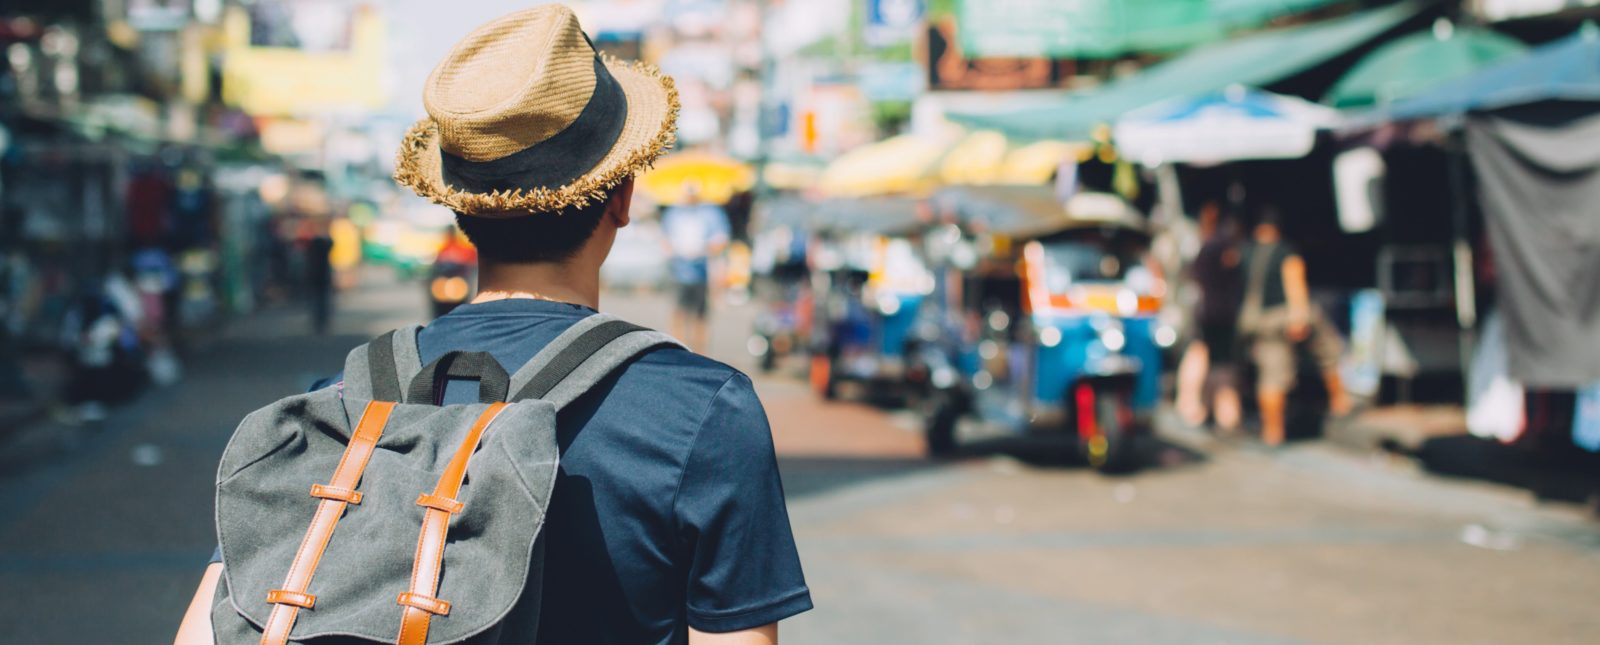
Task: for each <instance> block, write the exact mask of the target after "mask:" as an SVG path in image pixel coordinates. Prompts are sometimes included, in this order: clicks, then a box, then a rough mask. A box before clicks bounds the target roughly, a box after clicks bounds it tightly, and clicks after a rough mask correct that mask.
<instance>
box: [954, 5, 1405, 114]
mask: <svg viewBox="0 0 1600 645" xmlns="http://www.w3.org/2000/svg"><path fill="white" fill-rule="evenodd" d="M1420 10H1421V5H1419V4H1416V3H1413V2H1406V3H1401V4H1397V5H1393V6H1389V7H1385V8H1383V9H1377V10H1373V11H1367V12H1363V13H1359V14H1354V15H1350V16H1346V17H1343V18H1336V19H1333V20H1327V21H1323V22H1318V23H1313V24H1309V25H1304V26H1300V27H1293V28H1289V29H1281V30H1275V31H1269V32H1264V33H1260V34H1253V35H1250V36H1246V37H1243V38H1240V39H1238V40H1234V41H1230V42H1226V43H1218V44H1215V45H1210V46H1206V47H1202V48H1199V49H1196V50H1193V51H1191V52H1189V53H1187V54H1184V55H1182V56H1179V57H1177V58H1174V59H1172V60H1169V61H1166V62H1164V63H1160V64H1158V65H1154V66H1151V67H1150V68H1149V69H1146V70H1144V71H1142V72H1140V73H1138V74H1135V75H1133V76H1129V77H1127V78H1123V79H1119V80H1116V81H1112V82H1110V83H1107V84H1105V85H1103V86H1101V87H1099V88H1096V89H1093V90H1087V91H1083V92H1075V93H1071V94H1067V95H1064V96H1062V97H1061V100H1060V101H1059V102H1057V103H1054V104H1050V105H1042V106H1037V107H1029V108H1025V109H1020V110H1011V111H997V112H987V113H983V112H976V111H973V112H963V113H951V114H950V115H949V117H950V118H951V119H952V120H954V121H956V122H958V123H962V124H964V125H969V126H972V127H977V128H991V129H995V130H999V131H1001V132H1003V133H1005V134H1006V135H1007V136H1009V137H1011V138H1012V139H1018V140H1029V141H1031V140H1038V139H1068V140H1084V139H1085V138H1087V137H1088V136H1089V133H1090V132H1091V131H1092V130H1093V129H1094V128H1095V127H1096V126H1099V125H1101V124H1109V123H1111V122H1113V121H1115V120H1116V119H1117V117H1119V116H1121V115H1122V114H1123V113H1125V112H1128V111H1130V110H1134V109H1137V108H1141V107H1144V106H1147V105H1150V104H1153V103H1156V102H1159V101H1165V100H1169V99H1175V98H1180V97H1185V96H1195V95H1200V94H1206V93H1208V92H1216V91H1219V90H1222V89H1224V88H1226V87H1228V86H1230V85H1235V84H1237V85H1247V86H1255V87H1261V86H1266V85H1271V84H1273V83H1276V82H1278V81H1281V80H1283V79H1286V78H1288V77H1290V76H1294V75H1295V74H1298V73H1300V72H1303V71H1305V70H1307V69H1310V68H1312V67H1315V66H1317V65H1318V64H1321V63H1323V62H1326V61H1327V60H1329V59H1331V58H1333V57H1335V56H1338V55H1339V54H1342V53H1344V52H1347V51H1350V50H1351V49H1353V48H1355V47H1358V46H1360V45H1362V44H1364V43H1366V42H1368V41H1371V40H1373V39H1374V38H1377V37H1378V36H1380V35H1382V34H1383V33H1384V32H1387V31H1389V30H1391V29H1393V28H1394V27H1395V26H1397V25H1399V24H1400V23H1401V22H1404V21H1405V20H1406V19H1408V18H1411V17H1412V16H1415V15H1416V14H1417V12H1418V11H1420Z"/></svg>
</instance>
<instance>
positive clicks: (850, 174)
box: [819, 134, 945, 197]
mask: <svg viewBox="0 0 1600 645" xmlns="http://www.w3.org/2000/svg"><path fill="white" fill-rule="evenodd" d="M944 150H945V147H944V146H942V145H939V144H938V143H935V142H932V141H928V140H926V139H920V138H917V137H914V136H911V135H904V134H903V135H900V136H897V137H890V138H888V139H884V140H883V141H879V142H877V143H872V144H867V145H864V146H861V147H859V148H856V149H854V150H851V151H849V152H846V153H844V154H842V155H839V157H838V158H837V159H834V160H833V163H830V164H828V167H827V169H825V170H823V171H822V181H821V182H819V187H820V188H821V189H822V190H823V191H824V192H826V193H828V194H829V195H831V196H833V197H866V196H869V195H889V194H895V193H910V192H917V191H920V190H925V189H930V188H932V187H933V186H934V185H935V183H936V177H935V176H934V167H935V166H937V165H938V163H939V158H940V156H941V155H942V154H943V153H944Z"/></svg>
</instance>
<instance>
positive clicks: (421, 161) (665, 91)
mask: <svg viewBox="0 0 1600 645" xmlns="http://www.w3.org/2000/svg"><path fill="white" fill-rule="evenodd" d="M602 58H603V60H604V62H605V64H606V68H607V69H608V70H609V71H610V72H611V74H612V76H613V77H615V78H616V79H617V83H618V84H620V85H621V86H622V91H623V93H624V94H626V95H627V97H628V117H627V122H626V124H625V125H623V128H622V134H621V135H619V136H618V137H617V141H616V143H614V144H613V145H612V148H611V152H609V153H607V154H606V156H605V157H604V158H602V159H601V160H600V162H599V163H598V164H595V167H594V168H593V169H591V170H590V171H589V172H588V173H585V174H584V175H583V176H582V177H579V178H578V179H576V180H574V181H572V182H571V183H569V184H567V185H565V186H560V187H557V188H538V189H533V190H509V191H495V192H490V193H475V192H468V191H464V190H457V189H456V188H454V187H452V186H449V185H447V184H446V183H445V181H444V176H443V172H442V170H441V167H440V157H439V129H438V127H437V126H436V125H435V124H434V122H433V120H432V119H423V120H421V121H418V122H417V123H416V125H413V126H412V127H411V129H410V131H408V132H407V133H406V137H405V141H404V142H403V143H401V146H400V152H399V154H398V155H397V157H396V160H395V173H394V179H395V181H396V182H399V183H400V184H401V185H403V186H406V187H408V188H410V189H411V190H413V191H415V192H416V193H417V194H418V195H421V196H422V197H426V198H428V199H429V200H430V201H432V202H434V203H435V204H439V205H441V206H444V207H446V208H449V209H450V210H452V211H455V212H456V213H460V214H462V215H471V216H477V217H518V216H524V215H533V214H537V213H547V212H552V211H560V210H563V209H568V208H582V207H584V206H588V205H589V204H591V203H594V202H596V201H598V200H601V199H605V197H606V195H607V194H608V192H609V191H610V190H611V189H612V188H614V187H616V186H617V184H620V183H622V182H623V181H625V180H627V179H628V178H629V177H632V176H634V175H637V174H639V173H641V172H643V171H645V170H647V169H649V168H650V166H651V164H653V163H655V160H656V159H657V158H659V157H660V156H661V155H662V154H664V153H665V152H666V151H668V150H670V149H672V146H673V144H674V143H675V142H676V137H677V122H678V110H679V104H678V90H677V88H676V87H675V86H674V85H673V83H672V78H671V77H668V76H664V75H662V74H661V73H660V71H659V70H657V69H656V68H655V67H653V66H651V65H646V64H644V63H625V62H621V61H618V60H616V59H613V58H611V57H609V56H603V57H602Z"/></svg>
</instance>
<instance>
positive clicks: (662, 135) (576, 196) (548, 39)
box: [394, 5, 678, 218]
mask: <svg viewBox="0 0 1600 645" xmlns="http://www.w3.org/2000/svg"><path fill="white" fill-rule="evenodd" d="M422 100H423V105H424V107H426V108H427V111H428V118H426V119H423V120H421V121H419V122H417V124H416V125H415V126H412V128H411V130H410V131H409V132H407V133H406V138H405V142H404V143H403V144H401V146H400V153H399V155H398V158H397V160H396V163H395V168H396V169H395V175H394V178H395V181H397V182H399V183H400V184H402V185H405V186H407V187H410V188H411V189H412V190H414V191H416V193H417V194H418V195H421V196H423V197H426V198H428V199H430V200H432V201H433V202H434V203H437V204H440V205H442V206H446V207H448V208H450V209H451V210H453V211H455V212H457V213H461V214H463V215H474V216H480V217H501V218H504V217H516V216H522V215H531V214H535V213H544V212H550V211H557V210H561V209H565V208H571V207H583V206H586V205H588V204H590V203H591V202H593V201H596V200H600V199H604V198H605V195H606V191H607V190H609V189H611V188H612V187H614V186H616V185H617V184H619V183H621V182H622V181H623V180H625V179H627V178H628V177H630V176H633V175H635V174H637V173H639V172H641V171H643V170H645V169H647V168H649V167H650V165H651V164H652V163H653V162H654V161H655V160H656V158H657V157H659V156H661V154H662V152H664V151H666V150H667V149H670V148H671V147H672V145H673V142H674V137H675V133H676V123H677V120H678V92H677V90H676V89H675V88H674V87H673V84H672V79H671V78H669V77H666V76H662V75H661V73H660V72H658V71H657V70H656V69H655V68H654V67H651V66H649V65H644V64H642V63H634V64H628V63H623V62H620V61H617V60H615V59H612V58H610V57H606V56H602V55H599V54H597V53H596V52H595V49H594V46H593V44H592V43H590V42H589V38H588V36H586V35H584V33H583V29H582V28H581V27H579V26H578V18H577V16H575V15H573V13H572V10H571V9H569V8H567V7H566V6H563V5H544V6H540V7H536V8H533V9H528V10H525V11H519V12H516V13H513V14H510V15H507V16H504V17H501V18H499V19H497V20H495V21H493V22H490V23H489V24H486V25H484V26H482V27H479V28H478V29H477V30H475V31H473V32H472V33H471V34H468V35H467V37H466V38H465V39H463V40H462V41H461V42H459V43H457V44H456V46H455V48H454V49H452V50H450V54H449V55H447V56H445V59H444V61H443V62H441V63H439V66H438V67H436V68H434V70H433V73H432V74H430V75H429V76H428V82H427V85H426V86H425V87H424V89H423V94H422Z"/></svg>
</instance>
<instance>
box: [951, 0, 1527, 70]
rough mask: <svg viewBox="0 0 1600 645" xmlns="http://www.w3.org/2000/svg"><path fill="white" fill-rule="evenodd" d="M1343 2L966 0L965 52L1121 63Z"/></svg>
mask: <svg viewBox="0 0 1600 645" xmlns="http://www.w3.org/2000/svg"><path fill="white" fill-rule="evenodd" d="M1335 1H1336V0H963V1H962V2H961V7H960V11H959V12H958V13H959V16H960V20H961V41H962V46H963V47H964V48H965V49H966V50H967V51H968V52H970V53H972V54H974V55H977V56H983V57H990V56H1015V57H1045V58H1115V57H1119V56H1124V55H1127V54H1130V53H1136V52H1163V51H1174V50H1178V49H1183V48H1187V47H1192V46H1194V45H1199V44H1203V43H1208V42H1213V41H1216V40H1220V39H1222V38H1224V37H1226V36H1227V34H1228V33H1229V32H1230V31H1231V30H1234V29H1239V28H1248V27H1254V26H1258V25H1261V24H1264V23H1266V22H1268V21H1270V20H1273V19H1275V18H1278V17H1281V16H1284V15H1289V14H1294V13H1299V12H1303V11H1307V10H1311V9H1316V8H1319V7H1322V6H1325V5H1328V4H1332V3H1333V2H1335ZM1499 1H1500V2H1517V1H1518V0H1499ZM1534 1H1535V2H1546V3H1548V2H1553V1H1557V0H1534Z"/></svg>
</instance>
